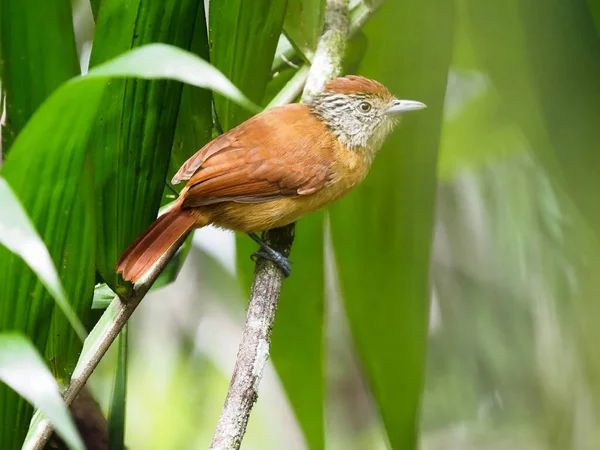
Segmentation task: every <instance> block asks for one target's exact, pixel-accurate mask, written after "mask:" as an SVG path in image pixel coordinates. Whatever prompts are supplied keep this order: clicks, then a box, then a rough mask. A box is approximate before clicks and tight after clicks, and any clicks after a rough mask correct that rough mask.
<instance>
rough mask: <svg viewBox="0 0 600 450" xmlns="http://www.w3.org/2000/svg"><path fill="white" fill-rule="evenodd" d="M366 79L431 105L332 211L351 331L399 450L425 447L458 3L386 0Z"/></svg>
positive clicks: (375, 21)
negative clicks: (445, 117) (432, 269)
mask: <svg viewBox="0 0 600 450" xmlns="http://www.w3.org/2000/svg"><path fill="white" fill-rule="evenodd" d="M364 32H365V34H366V35H367V38H368V39H369V43H370V46H371V48H385V51H384V52H368V53H367V54H366V56H365V59H364V60H363V65H362V66H361V67H362V69H361V73H362V74H363V75H365V76H368V77H371V78H374V79H377V80H379V81H381V82H382V83H384V84H385V85H386V86H387V87H388V88H389V89H390V90H391V91H392V93H394V94H395V95H397V96H398V97H401V98H410V99H414V100H420V101H423V102H424V103H425V104H427V105H428V108H427V110H425V111H419V112H417V113H413V114H407V115H406V116H405V117H404V118H403V119H402V123H401V124H400V127H399V128H400V129H399V130H397V131H396V132H395V133H394V134H393V135H392V136H391V137H390V138H388V140H387V142H386V144H385V145H384V148H383V149H382V150H381V152H380V154H379V155H378V157H377V159H376V160H375V163H374V165H373V168H372V170H371V173H370V174H369V176H368V177H367V179H366V180H365V182H364V183H363V185H362V186H361V187H359V188H358V189H357V191H356V192H354V193H353V194H350V195H349V197H348V198H346V199H344V200H342V201H341V202H340V203H339V204H336V205H334V206H333V208H332V213H331V223H332V237H333V243H334V250H335V255H336V260H337V262H338V264H337V267H338V271H339V277H340V282H341V288H342V294H343V299H344V303H345V306H346V312H347V316H348V320H349V323H350V329H351V333H352V336H353V338H354V341H355V344H356V347H357V350H358V354H359V357H360V360H361V363H362V366H363V368H364V372H365V375H366V378H367V381H368V383H369V386H370V388H371V391H372V393H373V397H374V400H375V404H376V406H377V408H378V410H379V412H380V415H381V418H382V420H383V424H384V425H385V428H386V431H387V435H388V438H389V441H390V444H391V448H394V449H403V450H404V449H411V448H416V445H417V425H418V419H419V405H420V397H421V392H422V388H423V376H424V367H425V349H426V339H427V323H428V305H429V285H428V273H429V252H430V248H431V238H432V226H433V207H434V199H435V188H436V178H435V174H436V158H437V151H438V141H439V135H440V127H441V119H442V105H443V101H444V93H445V88H446V79H447V73H448V67H449V64H450V60H451V56H452V38H453V4H452V2H439V1H436V0H425V1H421V2H387V3H384V4H383V6H382V9H381V11H380V12H379V13H378V14H377V15H375V16H374V17H373V18H372V19H371V21H370V22H369V23H368V24H367V26H366V27H365V29H364Z"/></svg>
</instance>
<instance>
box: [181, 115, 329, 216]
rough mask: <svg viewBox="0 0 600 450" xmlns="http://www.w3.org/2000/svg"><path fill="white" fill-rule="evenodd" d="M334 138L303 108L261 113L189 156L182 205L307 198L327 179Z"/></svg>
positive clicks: (183, 173)
mask: <svg viewBox="0 0 600 450" xmlns="http://www.w3.org/2000/svg"><path fill="white" fill-rule="evenodd" d="M334 140H335V138H333V137H332V135H331V133H330V132H329V131H328V130H327V129H326V127H325V125H324V124H323V123H322V122H321V121H320V120H318V119H316V118H314V117H313V116H312V115H310V113H309V112H308V108H307V107H306V106H305V105H289V106H286V107H282V108H275V109H272V110H269V111H266V112H264V113H262V114H260V115H259V116H255V117H254V118H252V119H250V120H248V121H247V122H245V123H244V124H242V125H241V126H239V127H237V128H235V129H233V130H231V131H230V132H228V133H226V134H224V135H222V136H220V137H219V138H217V139H215V140H214V141H212V142H211V143H209V144H208V145H206V146H205V147H204V148H202V149H201V150H200V151H198V152H197V153H196V154H195V155H194V156H192V157H191V158H190V159H189V160H188V161H187V162H186V163H185V164H184V165H183V166H182V167H181V169H180V170H179V172H178V173H177V175H175V178H174V180H173V181H174V182H179V181H182V180H186V179H187V180H189V181H188V183H187V186H186V190H185V192H183V193H182V195H183V206H187V207H194V206H203V205H209V204H213V203H221V202H225V201H235V202H245V203H254V202H263V201H267V200H272V199H275V198H281V197H293V196H298V195H308V194H312V193H314V192H316V191H318V190H319V189H321V188H322V187H323V186H324V185H325V183H326V182H327V181H328V180H329V179H330V178H331V172H332V171H331V164H332V161H333V146H334V145H335V142H334Z"/></svg>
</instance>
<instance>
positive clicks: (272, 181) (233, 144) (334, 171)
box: [117, 76, 416, 282]
mask: <svg viewBox="0 0 600 450" xmlns="http://www.w3.org/2000/svg"><path fill="white" fill-rule="evenodd" d="M365 98H368V101H369V111H368V112H367V111H364V110H365V109H366V107H365V106H364V103H365ZM397 102H398V100H396V99H395V98H394V97H392V96H391V94H390V93H389V92H388V90H387V89H386V88H385V87H384V86H383V85H381V84H380V83H377V82H376V81H373V80H368V79H366V78H362V77H355V76H352V77H346V78H338V79H336V80H334V81H332V82H331V83H329V84H328V85H327V86H326V88H325V90H324V91H323V94H321V95H320V96H318V97H317V98H316V99H315V100H314V102H313V103H312V104H311V105H304V104H293V105H287V106H283V107H278V108H273V109H270V110H268V111H264V112H262V113H260V114H258V115H256V116H254V117H252V118H250V119H249V120H247V121H246V122H244V123H242V124H241V125H239V126H238V127H236V128H234V129H232V130H230V131H229V132H227V133H225V134H223V135H221V136H219V137H218V138H216V139H214V140H213V141H212V142H210V143H208V144H207V145H206V146H204V147H203V148H202V149H201V150H199V151H198V152H197V153H196V154H195V155H193V156H192V157H191V158H190V159H189V160H188V161H186V163H185V164H184V165H183V166H182V167H181V168H180V169H179V171H178V172H177V174H176V175H175V177H174V178H173V180H172V182H173V184H177V183H179V182H182V181H187V185H186V187H185V188H184V189H183V190H182V191H181V193H180V195H179V198H178V199H177V201H176V202H175V203H174V204H173V206H172V207H171V208H170V209H169V211H168V212H166V213H165V214H164V215H162V216H161V217H159V218H158V219H157V220H156V221H155V222H154V223H153V224H152V225H151V226H150V227H149V228H148V229H147V230H146V231H145V232H144V233H143V234H142V235H141V236H140V237H139V238H138V239H137V240H136V241H135V242H133V243H132V244H131V245H130V246H129V248H128V249H127V250H126V251H125V253H123V255H122V256H121V258H120V260H119V262H118V263H117V272H118V273H121V274H122V275H123V278H124V279H126V280H131V281H132V282H136V281H137V280H139V279H140V277H141V276H142V275H143V274H144V273H145V272H146V271H147V270H148V269H149V268H150V267H152V266H153V265H154V263H156V261H157V260H158V259H159V258H160V256H161V255H162V254H164V252H165V251H166V250H167V249H168V248H169V247H170V246H172V245H173V244H174V243H175V242H176V241H177V240H178V239H179V238H180V237H181V236H183V235H184V234H186V233H188V232H189V231H190V230H192V229H194V228H200V227H203V226H206V225H208V224H214V225H216V226H219V227H223V228H227V229H231V230H236V231H243V232H253V231H262V230H267V229H271V228H277V227H281V226H284V225H287V224H289V223H291V222H294V221H296V220H297V219H299V218H300V217H302V216H304V215H306V214H308V213H311V212H313V211H315V210H317V209H319V208H321V207H323V206H325V205H327V204H329V203H331V202H333V201H335V200H336V199H338V198H340V197H341V196H343V195H345V194H346V193H348V192H349V191H350V190H351V189H352V188H353V187H355V186H356V185H357V184H358V183H360V181H362V179H363V178H364V177H365V176H366V174H367V172H368V170H369V167H370V163H371V161H372V158H373V155H374V153H375V152H376V151H377V150H378V147H379V146H380V145H381V143H382V142H383V137H385V135H386V134H387V133H389V131H391V128H392V124H393V120H392V119H390V118H389V117H388V114H387V113H386V112H387V111H388V110H390V109H391V107H392V106H393V105H396V104H397ZM413 103H416V102H413Z"/></svg>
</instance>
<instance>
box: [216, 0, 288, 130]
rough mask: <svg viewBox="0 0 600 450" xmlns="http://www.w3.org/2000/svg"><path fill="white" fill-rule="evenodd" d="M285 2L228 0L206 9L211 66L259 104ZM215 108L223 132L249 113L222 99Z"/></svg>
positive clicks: (245, 117) (244, 118)
mask: <svg viewBox="0 0 600 450" xmlns="http://www.w3.org/2000/svg"><path fill="white" fill-rule="evenodd" d="M286 5H287V0H253V1H251V2H249V1H245V0H231V1H228V2H213V3H211V5H210V8H209V15H210V19H209V22H208V23H209V38H210V42H211V52H210V58H211V62H212V64H214V66H215V67H216V68H217V69H219V70H220V71H221V72H223V74H225V76H226V77H228V78H229V79H230V80H231V81H233V83H234V84H235V85H236V86H238V87H239V88H240V89H241V90H242V92H244V93H245V94H246V95H247V96H248V97H249V98H250V100H252V101H253V102H254V103H257V104H260V103H261V102H262V98H263V95H264V93H265V88H266V86H267V82H268V81H269V80H270V79H271V65H272V62H273V56H274V54H275V48H276V46H277V41H278V38H279V35H280V34H281V29H282V26H283V19H284V16H285V11H286ZM215 108H216V110H217V116H218V118H219V122H220V124H221V127H222V129H223V130H225V131H227V130H230V129H231V128H233V127H235V126H236V125H239V124H240V123H242V122H243V121H244V120H246V119H248V118H249V117H250V113H249V112H248V111H245V110H244V109H242V108H240V107H238V106H236V105H234V104H233V103H232V102H230V101H228V100H227V99H224V98H222V97H221V96H218V95H217V96H215Z"/></svg>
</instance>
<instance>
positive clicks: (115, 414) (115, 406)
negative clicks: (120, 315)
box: [108, 325, 128, 450]
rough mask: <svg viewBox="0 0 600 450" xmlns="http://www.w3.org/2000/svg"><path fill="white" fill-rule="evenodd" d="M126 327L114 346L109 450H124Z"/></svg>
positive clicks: (109, 417)
mask: <svg viewBox="0 0 600 450" xmlns="http://www.w3.org/2000/svg"><path fill="white" fill-rule="evenodd" d="M127 336H128V333H127V325H125V326H124V327H123V331H121V333H120V334H119V336H117V339H116V342H115V344H116V345H117V346H118V349H119V353H118V359H117V370H116V373H115V382H114V384H113V392H112V397H111V402H110V411H109V415H108V441H109V446H110V449H111V450H123V449H124V448H125V414H126V404H127V402H126V396H127V353H128V352H127V349H128V338H127Z"/></svg>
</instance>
